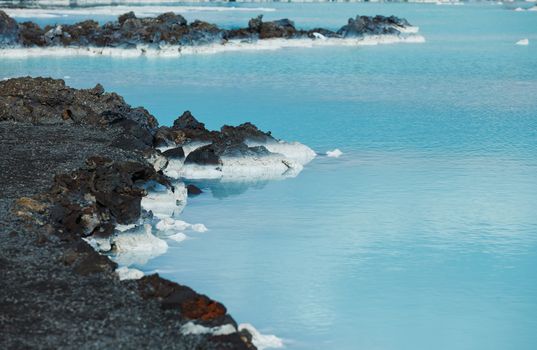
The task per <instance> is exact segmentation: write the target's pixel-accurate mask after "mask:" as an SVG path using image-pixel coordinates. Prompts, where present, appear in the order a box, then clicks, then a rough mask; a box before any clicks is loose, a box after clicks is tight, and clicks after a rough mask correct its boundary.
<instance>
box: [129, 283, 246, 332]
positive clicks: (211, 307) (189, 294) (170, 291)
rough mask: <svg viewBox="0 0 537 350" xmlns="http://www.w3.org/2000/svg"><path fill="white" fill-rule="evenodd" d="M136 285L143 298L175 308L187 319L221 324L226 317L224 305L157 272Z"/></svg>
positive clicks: (167, 307)
mask: <svg viewBox="0 0 537 350" xmlns="http://www.w3.org/2000/svg"><path fill="white" fill-rule="evenodd" d="M138 285H139V288H140V294H141V295H142V297H143V298H145V299H157V300H158V301H159V302H160V304H161V306H162V308H163V309H176V310H178V311H179V312H180V313H181V316H183V317H185V318H187V319H191V320H200V321H204V322H207V323H209V324H211V323H212V324H214V323H220V324H221V323H222V321H224V320H225V319H228V316H227V311H226V308H225V307H224V305H222V304H220V303H218V302H216V301H214V300H211V299H209V298H208V297H207V296H205V295H201V294H198V293H196V292H194V291H193V290H192V289H191V288H189V287H186V286H182V285H180V284H177V283H174V282H171V281H168V280H166V279H163V278H161V277H160V276H159V275H158V274H154V275H149V276H145V277H143V278H142V279H140V280H139V282H138ZM235 325H236V324H235Z"/></svg>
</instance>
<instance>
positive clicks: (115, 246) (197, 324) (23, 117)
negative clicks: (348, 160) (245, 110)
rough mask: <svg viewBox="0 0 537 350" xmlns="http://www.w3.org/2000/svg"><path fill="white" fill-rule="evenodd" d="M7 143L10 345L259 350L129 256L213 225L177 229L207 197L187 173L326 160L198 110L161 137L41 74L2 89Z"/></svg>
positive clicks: (4, 269)
mask: <svg viewBox="0 0 537 350" xmlns="http://www.w3.org/2000/svg"><path fill="white" fill-rule="evenodd" d="M0 136H1V138H0V145H1V146H2V152H1V155H0V167H1V168H2V173H3V176H2V178H1V180H0V181H1V182H2V188H3V189H4V192H3V196H2V198H1V199H0V208H1V210H2V215H1V218H2V219H1V222H0V224H1V227H2V239H1V240H0V244H1V247H0V248H1V250H2V252H3V253H2V256H1V257H0V273H1V276H0V283H1V288H2V297H1V299H0V305H1V308H2V316H1V317H0V328H2V329H3V336H2V337H1V339H0V345H1V346H2V347H3V348H10V349H11V348H26V347H31V348H34V347H35V348H67V347H69V345H71V346H72V345H73V344H79V345H83V346H82V347H83V348H102V347H110V346H112V345H113V346H114V347H117V346H118V345H119V347H124V348H132V347H134V346H136V347H139V346H142V347H158V348H174V349H194V348H203V349H255V345H254V344H255V340H256V337H258V336H259V334H256V331H255V329H253V328H251V326H249V325H246V326H240V325H238V324H237V323H236V322H235V321H234V320H233V318H232V317H231V316H230V315H229V314H228V313H227V310H226V308H225V307H224V306H223V305H222V304H220V303H218V302H216V301H214V300H212V299H210V298H208V297H207V296H204V295H201V294H198V293H196V292H195V291H193V290H192V289H190V288H188V287H186V286H182V285H179V284H177V283H174V282H171V281H168V280H166V279H163V278H161V277H160V276H158V275H150V276H143V273H141V272H140V274H139V273H138V272H139V271H137V270H132V269H129V267H128V264H125V263H124V255H122V254H124V253H127V256H128V257H132V256H134V257H136V256H139V255H142V256H143V255H144V254H145V253H147V251H146V250H145V249H146V248H149V249H153V248H154V246H155V244H156V246H158V245H159V244H162V242H164V243H163V244H164V245H166V243H165V239H166V237H169V236H170V235H173V234H178V231H183V230H185V228H187V227H189V228H191V229H201V228H203V226H202V225H201V227H197V228H196V225H190V224H186V223H184V222H183V221H180V220H178V219H177V214H178V212H180V210H181V207H182V206H184V205H185V204H186V199H187V196H188V194H190V195H194V194H199V193H200V191H199V189H197V188H196V187H194V186H189V187H188V188H187V187H186V186H185V185H184V183H183V182H182V180H181V179H183V178H184V177H185V176H184V175H185V173H182V172H181V169H182V167H186V168H188V167H189V166H196V167H198V168H205V167H207V168H209V169H211V171H212V172H218V171H219V169H220V171H222V169H225V168H226V166H230V164H229V161H230V160H240V162H239V164H238V165H237V163H233V164H232V166H233V167H239V168H240V167H241V166H242V165H241V164H242V163H241V162H245V161H246V163H248V166H254V167H255V166H256V164H261V163H262V162H263V159H265V158H270V159H275V160H276V163H277V162H280V164H281V165H283V167H284V168H286V169H290V168H292V167H293V166H297V167H298V166H301V165H302V164H305V162H306V161H304V160H300V159H298V158H300V157H298V158H296V159H294V158H293V157H294V156H296V155H297V154H302V153H303V152H305V151H306V152H307V154H309V157H314V156H315V154H314V153H313V152H312V151H311V150H309V148H307V147H306V146H304V145H300V144H295V143H286V142H283V141H280V140H277V139H274V138H273V137H272V135H271V134H270V133H266V132H262V131H260V130H259V129H257V128H256V127H255V126H254V125H253V124H250V123H245V124H243V125H240V126H238V127H233V126H224V127H222V129H221V130H219V131H210V130H207V129H206V128H205V126H204V125H203V124H202V123H200V122H198V121H197V120H196V119H195V118H194V117H193V116H192V114H190V112H185V113H183V115H182V116H181V117H179V118H178V119H177V120H176V121H175V123H174V125H173V126H171V127H164V126H159V125H158V122H157V120H156V118H155V117H153V116H152V115H151V114H150V113H149V112H148V111H147V110H145V109H143V108H132V107H131V106H129V105H128V104H126V103H125V101H124V100H123V98H122V97H121V96H119V95H117V94H115V93H106V92H105V91H104V89H103V87H102V86H100V85H97V86H96V87H94V88H92V89H82V90H77V89H73V88H70V87H68V86H66V85H65V83H64V81H63V80H54V79H50V78H29V77H28V78H17V79H10V80H6V81H3V82H0ZM263 145H267V147H265V146H263ZM271 147H273V149H272V150H273V151H274V150H275V149H277V150H279V151H280V152H281V151H282V150H283V151H284V153H285V152H287V153H289V150H290V149H292V150H295V152H294V153H292V152H291V153H289V154H290V155H289V156H285V155H284V154H282V153H274V152H271V151H270V150H269V149H270V148H271ZM274 147H275V148H274ZM278 147H279V148H278ZM297 150H298V152H297ZM308 152H311V153H313V154H311V153H308ZM309 160H311V159H309ZM309 160H308V161H309ZM276 163H271V164H270V166H273V165H274V164H276ZM169 166H173V171H171V174H172V175H175V176H177V178H173V177H171V176H170V172H168V173H167V172H166V169H167V168H168V167H169ZM222 176H225V174H224V175H222ZM254 176H255V174H254ZM92 247H93V248H95V249H93V248H92ZM98 251H99V252H100V253H101V254H100V253H99V252H98ZM129 254H130V255H129ZM150 256H151V253H150V254H149V257H147V256H146V258H150ZM122 257H123V259H122ZM118 264H119V265H123V266H122V267H121V268H119V269H118ZM142 276H143V277H142ZM66 333H68V334H66Z"/></svg>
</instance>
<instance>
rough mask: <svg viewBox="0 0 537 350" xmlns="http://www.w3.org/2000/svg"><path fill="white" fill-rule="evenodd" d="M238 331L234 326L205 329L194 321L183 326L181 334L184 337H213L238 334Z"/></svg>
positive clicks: (227, 325)
mask: <svg viewBox="0 0 537 350" xmlns="http://www.w3.org/2000/svg"><path fill="white" fill-rule="evenodd" d="M236 332H237V329H236V328H235V326H233V325H232V324H225V325H222V326H217V327H205V326H202V325H199V324H195V323H194V322H192V321H189V322H187V323H185V324H184V325H183V326H181V333H182V334H183V335H199V334H212V335H228V334H233V333H236Z"/></svg>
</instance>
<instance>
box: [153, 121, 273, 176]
mask: <svg viewBox="0 0 537 350" xmlns="http://www.w3.org/2000/svg"><path fill="white" fill-rule="evenodd" d="M161 129H162V130H163V131H162V132H159V131H160V130H161ZM171 130H173V131H175V132H178V133H181V134H182V135H184V141H183V144H184V143H189V142H202V143H208V145H205V146H202V147H199V148H197V149H195V150H194V151H192V152H190V153H189V154H188V156H187V157H186V159H185V163H194V164H199V165H221V164H222V160H221V157H224V156H229V157H244V156H263V155H267V154H268V153H269V152H268V151H267V149H266V148H264V147H248V146H247V145H246V143H245V142H246V141H256V142H259V143H263V142H272V141H276V140H275V139H274V138H273V137H272V135H271V133H270V132H263V131H261V130H259V129H258V128H257V127H256V126H255V125H253V124H252V123H244V124H241V125H239V126H229V125H224V126H222V128H221V129H220V131H211V130H208V129H207V128H206V127H205V124H203V123H201V122H199V121H198V120H197V119H196V118H195V117H194V116H193V115H192V114H191V113H190V112H189V111H186V112H184V113H183V115H181V116H180V117H179V118H177V119H176V120H175V121H174V123H173V127H172V128H171ZM159 131H158V132H157V133H158V134H159V135H161V136H163V137H166V136H167V135H168V134H169V133H170V130H168V129H167V128H164V129H163V128H160V129H159ZM159 143H160V144H170V143H171V140H160V141H159ZM167 152H168V153H167ZM172 152H177V151H172V150H169V151H166V152H164V155H165V156H167V155H172Z"/></svg>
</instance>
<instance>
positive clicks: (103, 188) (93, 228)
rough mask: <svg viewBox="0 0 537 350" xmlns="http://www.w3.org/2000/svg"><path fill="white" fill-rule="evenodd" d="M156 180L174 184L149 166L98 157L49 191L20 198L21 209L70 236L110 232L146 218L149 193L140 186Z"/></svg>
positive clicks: (23, 213) (19, 211) (17, 210)
mask: <svg viewBox="0 0 537 350" xmlns="http://www.w3.org/2000/svg"><path fill="white" fill-rule="evenodd" d="M151 180H153V181H157V182H159V183H161V184H164V185H166V186H170V184H169V182H168V181H167V180H166V179H165V178H164V177H162V176H161V175H159V174H158V173H156V172H155V169H154V168H153V167H152V166H150V165H148V164H142V163H136V162H114V161H112V160H111V159H108V158H103V157H92V158H89V159H88V160H87V167H86V168H83V169H79V170H77V171H75V172H72V173H70V174H59V175H56V176H55V177H54V183H53V186H52V188H51V189H50V191H49V192H47V193H44V194H42V195H40V196H39V197H37V198H36V199H29V198H26V199H24V200H19V201H17V203H16V206H15V213H16V214H17V215H18V216H21V217H38V218H39V220H40V221H46V222H49V223H51V224H52V225H53V227H55V228H56V229H57V232H59V233H60V234H61V235H62V237H64V238H71V237H78V236H82V237H85V236H89V235H92V234H96V235H98V236H109V235H110V234H112V233H113V231H114V225H115V224H130V223H134V222H136V221H137V220H138V219H139V218H140V215H141V205H140V203H141V199H142V197H143V196H144V195H145V194H146V193H145V190H143V189H141V188H140V187H139V185H142V184H143V183H145V182H148V181H151ZM36 214H38V216H36Z"/></svg>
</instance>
